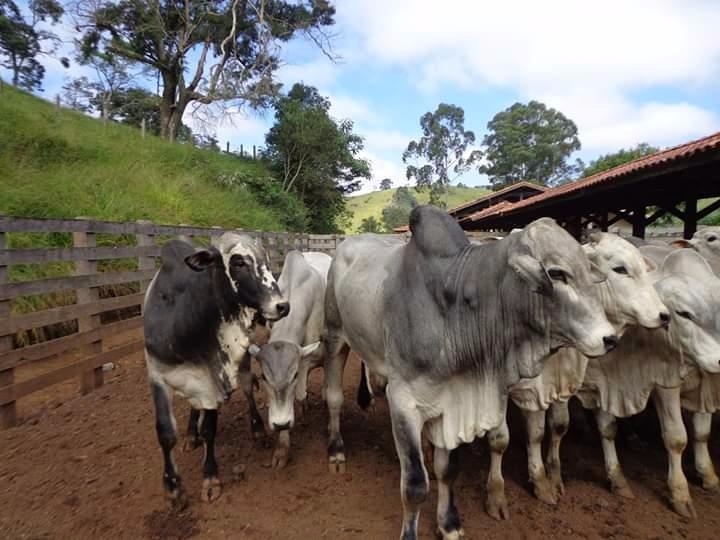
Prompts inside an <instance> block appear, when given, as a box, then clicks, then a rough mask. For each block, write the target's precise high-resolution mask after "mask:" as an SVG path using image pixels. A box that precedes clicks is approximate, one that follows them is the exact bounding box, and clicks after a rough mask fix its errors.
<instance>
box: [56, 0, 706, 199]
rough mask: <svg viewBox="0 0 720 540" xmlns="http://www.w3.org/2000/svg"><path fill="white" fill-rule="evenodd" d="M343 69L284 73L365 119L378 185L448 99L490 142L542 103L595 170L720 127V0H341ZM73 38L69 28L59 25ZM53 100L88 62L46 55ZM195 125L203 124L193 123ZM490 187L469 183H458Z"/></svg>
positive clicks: (247, 127) (296, 49)
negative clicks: (501, 125) (425, 117)
mask: <svg viewBox="0 0 720 540" xmlns="http://www.w3.org/2000/svg"><path fill="white" fill-rule="evenodd" d="M335 4H336V6H337V10H338V14H337V25H336V26H335V28H334V29H333V31H334V33H335V34H337V37H336V38H335V40H334V47H335V51H336V52H337V53H338V54H339V55H340V56H341V57H342V60H341V61H340V62H338V63H332V62H330V61H329V60H328V59H327V58H325V57H324V56H323V55H322V54H321V53H320V52H319V51H318V50H317V49H315V48H314V47H312V46H311V45H309V44H308V43H306V42H303V41H301V40H296V41H294V42H292V43H290V44H289V45H287V46H286V48H285V50H284V51H283V59H284V61H285V65H284V66H283V67H282V68H281V70H280V72H279V73H278V77H279V79H280V80H281V81H282V82H283V83H284V84H286V85H291V84H292V83H293V82H296V81H303V82H305V83H306V84H312V85H314V86H317V87H318V88H319V89H320V91H321V92H322V93H323V94H325V95H327V96H329V97H330V99H331V101H332V103H333V108H332V114H333V115H334V116H336V117H337V118H350V119H352V120H354V121H355V124H356V131H357V132H358V133H360V134H361V135H363V136H364V137H365V139H366V152H365V157H367V158H368V159H369V160H370V161H371V163H372V169H373V175H374V177H373V180H371V181H369V182H367V183H366V184H365V185H364V188H363V191H367V190H371V189H373V188H375V187H376V185H377V183H378V182H379V181H380V180H381V179H382V178H385V177H390V178H392V179H393V180H394V181H395V182H396V184H400V183H404V182H405V175H404V166H403V164H402V159H401V155H402V151H403V149H404V147H405V146H406V145H407V143H408V142H409V141H410V140H411V139H413V138H417V137H418V136H419V123H418V120H419V117H420V116H421V115H422V114H423V113H425V112H427V111H429V110H434V109H435V107H436V106H437V105H438V103H440V102H447V103H453V104H456V105H460V106H462V107H463V108H464V109H465V115H466V128H467V129H472V130H474V131H475V134H476V135H477V138H478V141H480V140H481V139H482V136H483V134H484V133H485V128H486V125H487V122H488V121H489V120H490V119H491V118H492V117H493V115H494V114H495V113H497V112H498V111H500V110H502V109H504V108H506V107H508V106H510V105H512V104H513V103H514V102H516V101H523V102H526V101H529V100H531V99H537V100H540V101H543V102H545V103H546V104H547V105H549V106H552V107H555V108H557V109H558V110H560V111H561V112H563V113H564V114H565V115H567V116H568V117H570V118H571V119H572V120H574V121H575V122H576V124H577V125H578V129H579V136H580V140H581V142H582V145H583V148H582V150H581V151H579V152H578V153H577V156H574V157H580V158H582V159H583V160H585V161H589V160H591V159H594V158H596V157H597V156H598V155H600V154H602V153H607V152H611V151H614V150H617V149H619V148H621V147H627V146H631V145H634V144H636V143H639V142H648V143H650V144H653V145H656V146H660V147H665V146H670V145H674V144H679V143H683V142H686V141H688V140H691V139H693V138H697V137H701V136H704V135H707V134H709V133H712V132H715V131H719V130H720V92H719V91H718V90H719V89H720V39H718V31H717V29H718V28H720V3H718V2H716V1H714V0H634V1H633V2H627V1H620V0H606V1H604V2H578V1H571V0H548V1H547V2H536V1H533V0H526V1H520V0H503V1H502V2H497V1H494V2H486V1H480V0H475V1H471V0H455V1H453V2H445V3H441V4H438V3H437V2H436V1H435V2H434V1H430V0H392V1H387V0H383V1H381V0H337V1H336V2H335ZM61 33H62V35H63V37H65V38H66V39H67V40H68V41H71V40H72V36H73V32H72V29H71V27H70V25H69V24H66V25H65V27H64V28H62V29H61ZM43 62H44V63H45V64H46V66H47V76H46V80H45V82H44V88H45V92H43V95H44V96H45V97H47V98H49V99H52V98H53V97H54V96H55V94H57V92H58V91H59V89H60V87H61V86H62V84H63V83H64V81H65V80H67V78H68V77H74V76H78V75H79V74H81V73H83V72H84V68H82V67H81V66H73V67H71V69H70V70H64V69H63V68H62V67H60V65H59V63H58V62H57V61H56V60H54V59H45V60H43ZM186 121H187V122H188V123H190V124H191V125H193V124H194V123H196V122H195V121H194V119H193V118H192V117H190V115H189V114H188V117H187V118H186ZM271 121H272V114H271V113H270V112H268V113H267V114H266V115H265V116H258V115H244V114H241V113H238V114H235V115H234V116H233V118H232V121H226V122H223V123H219V124H215V125H213V126H210V130H211V131H214V132H215V135H216V136H217V137H218V138H219V140H220V142H221V144H222V145H223V146H224V144H225V141H230V144H231V147H233V148H237V147H238V146H239V145H240V144H241V143H242V144H244V145H245V147H248V146H251V145H252V144H258V145H260V144H262V142H263V137H264V133H265V132H266V131H267V128H268V126H269V125H270V124H271ZM459 180H460V181H462V182H464V183H467V184H483V183H485V179H484V178H482V177H481V176H480V175H478V174H477V173H474V174H473V173H470V174H467V175H466V176H464V177H461V178H460V179H459Z"/></svg>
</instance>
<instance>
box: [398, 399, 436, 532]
mask: <svg viewBox="0 0 720 540" xmlns="http://www.w3.org/2000/svg"><path fill="white" fill-rule="evenodd" d="M388 405H389V406H390V418H391V420H392V431H393V437H394V439H395V450H396V451H397V455H398V459H399V460H400V496H401V499H402V505H403V524H402V532H401V533H400V538H401V540H417V537H418V531H417V528H418V520H419V518H420V505H422V503H423V502H424V501H425V498H426V497H427V494H428V489H429V485H430V483H429V480H428V474H427V469H426V468H425V463H424V462H423V455H422V448H421V442H420V433H421V430H422V420H421V418H420V417H419V415H418V412H417V410H416V409H410V410H405V409H402V408H400V407H399V406H398V404H396V403H394V400H393V398H392V390H391V389H388Z"/></svg>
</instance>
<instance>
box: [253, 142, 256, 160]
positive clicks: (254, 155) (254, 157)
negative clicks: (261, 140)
mask: <svg viewBox="0 0 720 540" xmlns="http://www.w3.org/2000/svg"><path fill="white" fill-rule="evenodd" d="M253 159H257V158H256V154H255V145H254V144H253Z"/></svg>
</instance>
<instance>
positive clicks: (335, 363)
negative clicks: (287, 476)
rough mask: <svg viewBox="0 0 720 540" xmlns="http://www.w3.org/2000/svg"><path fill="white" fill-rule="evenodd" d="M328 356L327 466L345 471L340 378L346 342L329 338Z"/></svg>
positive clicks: (346, 349)
mask: <svg viewBox="0 0 720 540" xmlns="http://www.w3.org/2000/svg"><path fill="white" fill-rule="evenodd" d="M329 344H330V347H329V352H330V355H329V358H328V360H327V363H326V366H325V399H326V400H327V406H328V412H329V415H330V422H329V425H328V433H329V436H328V468H329V470H330V472H331V473H344V472H345V443H344V442H343V438H342V435H341V433H340V412H341V409H342V404H343V398H344V396H343V388H342V379H343V372H344V371H345V362H346V361H347V357H348V354H349V352H350V349H349V348H348V346H347V344H344V343H342V344H339V343H338V344H335V342H334V341H330V340H329Z"/></svg>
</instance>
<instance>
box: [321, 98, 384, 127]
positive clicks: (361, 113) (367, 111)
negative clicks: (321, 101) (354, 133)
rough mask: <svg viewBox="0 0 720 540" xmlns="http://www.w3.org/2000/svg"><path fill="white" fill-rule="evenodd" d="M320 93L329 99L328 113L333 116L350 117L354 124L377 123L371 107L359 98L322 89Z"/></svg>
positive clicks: (341, 118)
mask: <svg viewBox="0 0 720 540" xmlns="http://www.w3.org/2000/svg"><path fill="white" fill-rule="evenodd" d="M321 93H322V94H324V95H326V96H327V97H328V98H329V99H330V115H331V116H332V117H333V118H337V119H338V120H345V119H350V120H352V121H353V122H355V124H377V123H378V122H379V121H380V117H379V116H378V114H377V113H376V112H375V111H373V109H372V107H371V106H370V105H369V104H368V103H366V102H365V101H363V100H361V99H357V98H354V97H351V96H348V95H336V94H333V93H326V92H322V91H321Z"/></svg>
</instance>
